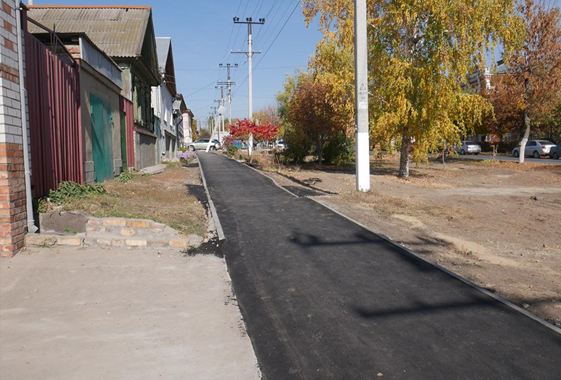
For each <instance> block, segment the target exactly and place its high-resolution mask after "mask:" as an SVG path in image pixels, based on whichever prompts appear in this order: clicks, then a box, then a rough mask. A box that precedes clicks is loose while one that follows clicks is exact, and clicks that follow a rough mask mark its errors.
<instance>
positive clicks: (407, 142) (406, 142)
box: [397, 127, 411, 178]
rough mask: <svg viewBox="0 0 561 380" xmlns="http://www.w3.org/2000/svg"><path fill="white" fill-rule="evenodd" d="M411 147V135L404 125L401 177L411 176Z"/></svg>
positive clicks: (400, 160) (400, 163)
mask: <svg viewBox="0 0 561 380" xmlns="http://www.w3.org/2000/svg"><path fill="white" fill-rule="evenodd" d="M410 147H411V137H410V136H409V129H408V128H407V127H403V133H402V136H401V151H400V155H399V173H398V175H397V176H398V177H399V178H407V177H409V148H410Z"/></svg>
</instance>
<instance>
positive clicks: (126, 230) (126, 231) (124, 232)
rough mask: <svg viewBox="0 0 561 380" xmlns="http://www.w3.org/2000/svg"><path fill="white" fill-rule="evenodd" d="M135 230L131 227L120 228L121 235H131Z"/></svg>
mask: <svg viewBox="0 0 561 380" xmlns="http://www.w3.org/2000/svg"><path fill="white" fill-rule="evenodd" d="M135 234H136V231H135V230H133V229H132V228H123V229H122V230H121V236H132V235H135Z"/></svg>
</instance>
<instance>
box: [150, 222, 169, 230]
mask: <svg viewBox="0 0 561 380" xmlns="http://www.w3.org/2000/svg"><path fill="white" fill-rule="evenodd" d="M151 228H153V229H155V230H158V231H163V230H164V228H166V225H165V224H163V223H156V222H154V223H152V225H151Z"/></svg>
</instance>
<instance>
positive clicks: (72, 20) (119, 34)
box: [28, 5, 152, 57]
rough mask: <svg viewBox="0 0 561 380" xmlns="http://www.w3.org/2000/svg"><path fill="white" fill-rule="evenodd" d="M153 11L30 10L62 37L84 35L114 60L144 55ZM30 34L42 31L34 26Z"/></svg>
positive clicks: (93, 8)
mask: <svg viewBox="0 0 561 380" xmlns="http://www.w3.org/2000/svg"><path fill="white" fill-rule="evenodd" d="M151 12H152V8H151V7H137V6H58V5H56V6H29V12H28V15H29V17H30V18H32V19H34V20H35V21H37V22H39V23H41V24H43V25H44V26H46V27H47V28H50V29H55V31H56V32H60V33H75V32H85V33H86V34H87V35H88V37H89V38H90V39H91V40H92V41H93V42H94V43H95V44H96V45H97V46H98V47H99V48H100V49H102V50H103V51H104V52H105V53H106V54H107V55H109V56H111V57H136V56H139V55H141V50H142V44H143V41H144V35H145V34H146V27H147V25H148V22H149V21H150V15H151ZM28 28H29V31H30V32H31V33H41V32H43V30H42V29H41V28H39V27H37V26H35V25H33V24H31V23H29V25H28Z"/></svg>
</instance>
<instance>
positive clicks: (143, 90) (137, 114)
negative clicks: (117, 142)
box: [133, 77, 154, 131]
mask: <svg viewBox="0 0 561 380" xmlns="http://www.w3.org/2000/svg"><path fill="white" fill-rule="evenodd" d="M133 83H134V85H133V103H134V122H135V124H138V125H140V126H142V127H144V128H146V129H148V130H149V131H154V124H153V122H152V107H151V106H152V104H151V102H150V87H148V86H147V85H146V84H144V83H143V82H142V81H140V80H139V79H138V78H137V77H133Z"/></svg>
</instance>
